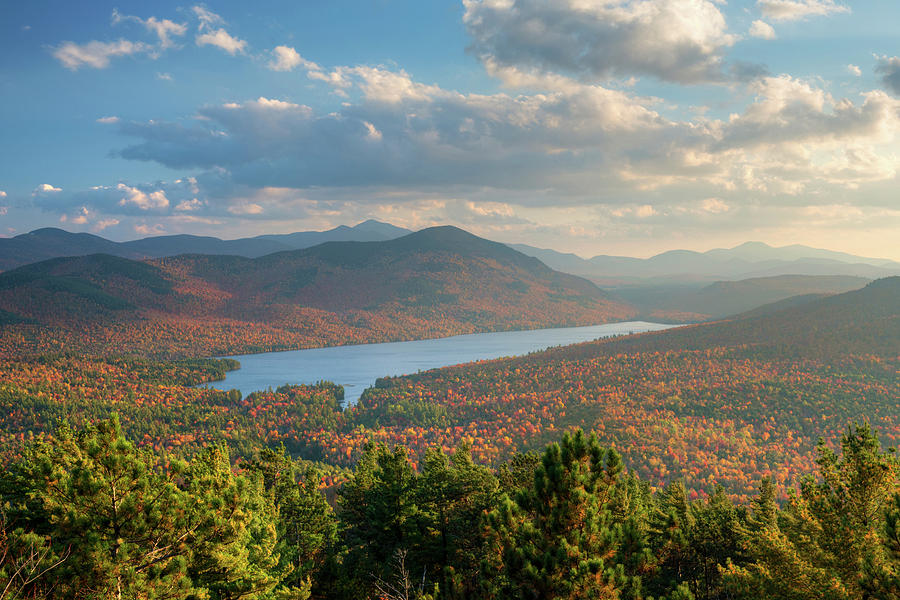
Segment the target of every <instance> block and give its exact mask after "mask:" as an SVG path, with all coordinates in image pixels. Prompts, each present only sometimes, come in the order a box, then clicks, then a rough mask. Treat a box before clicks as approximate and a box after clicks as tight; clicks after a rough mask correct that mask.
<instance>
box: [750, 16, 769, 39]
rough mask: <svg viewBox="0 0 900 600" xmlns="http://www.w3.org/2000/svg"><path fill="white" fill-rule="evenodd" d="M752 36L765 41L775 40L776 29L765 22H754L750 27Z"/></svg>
mask: <svg viewBox="0 0 900 600" xmlns="http://www.w3.org/2000/svg"><path fill="white" fill-rule="evenodd" d="M750 35H751V36H752V37H755V38H760V39H763V40H774V39H775V29H774V28H773V27H772V26H771V25H769V24H768V23H766V22H765V21H759V20H757V21H753V23H752V24H751V25H750Z"/></svg>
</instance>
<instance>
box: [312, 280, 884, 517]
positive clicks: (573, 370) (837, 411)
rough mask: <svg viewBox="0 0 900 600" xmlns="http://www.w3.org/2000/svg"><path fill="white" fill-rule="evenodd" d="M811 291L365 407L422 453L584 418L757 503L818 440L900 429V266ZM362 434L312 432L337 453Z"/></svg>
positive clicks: (531, 442) (497, 447) (444, 376)
mask: <svg viewBox="0 0 900 600" xmlns="http://www.w3.org/2000/svg"><path fill="white" fill-rule="evenodd" d="M805 300H806V301H805V302H801V303H796V302H784V301H783V302H782V303H780V304H779V305H776V306H769V307H767V308H766V309H765V310H763V309H760V310H758V311H754V312H753V313H750V314H744V315H740V316H738V317H735V318H734V319H731V320H727V321H720V322H715V323H705V324H701V325H692V326H685V327H679V328H675V329H669V330H667V331H664V332H657V333H648V334H640V335H636V336H628V337H623V338H616V339H610V340H598V341H595V342H587V343H584V344H578V345H573V346H567V347H561V348H552V349H549V350H546V351H544V352H537V353H533V354H530V355H528V356H521V357H516V358H508V359H500V360H496V361H483V362H479V363H471V364H467V365H459V366H453V367H446V368H443V369H434V370H432V371H427V372H423V373H418V374H414V375H408V376H403V377H394V378H386V379H383V380H381V381H380V382H379V385H378V386H377V388H375V389H371V390H367V392H366V393H365V394H363V397H362V399H361V400H360V402H359V404H358V405H357V407H356V409H354V410H355V412H354V414H355V416H356V417H357V418H358V419H360V420H361V421H362V422H365V423H372V424H375V425H377V426H378V427H379V428H378V429H377V430H376V434H377V439H379V440H382V441H386V442H387V443H393V442H404V443H407V444H410V443H412V444H413V445H414V451H415V452H424V448H425V447H426V445H427V442H428V441H430V440H440V441H441V443H443V444H448V445H452V444H454V443H458V442H459V441H461V440H463V439H473V440H474V443H473V452H474V454H475V455H476V456H478V457H480V458H481V459H482V460H495V457H503V456H508V455H509V454H510V453H512V452H514V451H516V450H522V449H528V448H537V447H541V446H542V445H544V444H545V443H547V441H548V440H551V439H553V438H554V436H557V437H558V435H559V434H560V432H564V431H569V430H571V428H582V429H584V430H588V431H593V432H595V433H596V434H597V436H598V438H599V439H600V440H601V442H602V443H603V444H604V445H609V446H611V447H614V448H615V449H616V450H617V451H619V452H620V453H621V454H622V455H623V457H624V461H625V464H628V465H636V466H637V469H638V474H639V475H640V476H641V478H642V479H644V480H648V481H649V482H650V483H651V485H654V486H658V487H662V486H664V485H666V484H667V482H670V481H673V480H675V479H683V480H684V481H685V483H686V485H687V487H688V489H693V490H694V493H695V494H698V495H703V494H711V493H713V492H714V490H715V489H716V487H715V486H717V485H722V486H724V488H725V489H726V490H727V491H728V492H730V493H732V494H734V495H735V496H737V497H738V498H741V499H742V500H744V501H746V500H748V499H749V498H750V497H751V496H752V495H753V494H755V490H756V488H757V486H758V485H759V480H760V479H761V478H763V477H771V478H772V479H773V481H774V482H775V483H776V484H777V485H782V484H785V483H786V482H791V481H797V480H798V479H799V477H800V475H801V474H804V473H810V472H812V470H813V469H814V468H815V465H816V462H815V461H816V457H817V454H816V450H815V448H816V444H817V442H818V440H819V439H820V437H822V438H824V439H825V441H826V443H828V444H834V443H835V441H836V440H839V439H840V436H841V434H842V433H844V432H846V428H847V426H848V425H849V424H852V423H854V422H855V423H862V422H865V423H869V424H871V426H872V427H873V428H875V429H877V430H878V432H879V437H880V439H881V440H882V442H883V443H884V444H885V445H886V446H894V445H896V444H897V443H898V442H900V376H898V374H900V277H892V278H885V279H880V280H877V281H874V282H872V283H869V284H868V285H867V286H865V287H864V288H862V289H859V290H855V291H851V292H847V293H843V294H839V295H832V296H829V297H825V298H818V299H813V298H809V297H807V298H805ZM435 415H437V416H438V417H439V418H437V417H435ZM409 431H416V432H417V436H416V438H415V441H414V442H410V441H409V439H410V437H409V436H407V432H409ZM354 434H355V435H356V436H357V437H356V438H354V437H353V436H354ZM373 435H374V434H373ZM359 437H360V436H359V435H358V433H357V432H352V433H351V432H349V431H347V432H343V433H341V432H337V433H334V432H329V434H328V435H327V436H326V435H321V436H318V437H316V436H314V435H309V436H308V439H310V440H313V441H314V443H316V444H318V446H317V451H320V452H321V453H322V454H324V455H326V456H334V457H339V456H340V454H339V452H340V450H341V449H343V448H344V447H345V445H346V444H350V443H353V442H354V441H355V439H358V438H359ZM419 440H423V442H422V443H421V444H420V443H419ZM311 444H312V442H311ZM780 493H781V494H785V492H784V489H783V488H781V492H780Z"/></svg>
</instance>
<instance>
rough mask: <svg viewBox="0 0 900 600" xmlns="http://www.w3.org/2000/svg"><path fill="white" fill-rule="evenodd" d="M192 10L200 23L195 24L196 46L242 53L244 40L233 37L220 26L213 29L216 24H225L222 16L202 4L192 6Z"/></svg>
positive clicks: (244, 45) (244, 47) (230, 52)
mask: <svg viewBox="0 0 900 600" xmlns="http://www.w3.org/2000/svg"><path fill="white" fill-rule="evenodd" d="M193 11H194V14H195V15H197V18H198V19H199V21H200V24H199V25H198V26H197V31H198V32H199V33H198V34H197V37H196V38H195V42H196V43H197V45H198V46H216V47H218V48H221V49H222V50H224V51H225V52H227V53H228V54H231V55H232V56H234V55H235V54H237V53H241V54H243V53H244V51H245V49H246V48H247V42H246V41H244V40H241V39H238V38H236V37H233V36H232V35H231V34H230V33H228V32H227V31H225V29H224V28H222V27H219V28H218V29H214V27H215V26H216V25H224V24H225V21H224V19H222V17H220V16H219V15H217V14H216V13H214V12H212V11H210V10H209V9H207V8H206V7H204V6H194V7H193Z"/></svg>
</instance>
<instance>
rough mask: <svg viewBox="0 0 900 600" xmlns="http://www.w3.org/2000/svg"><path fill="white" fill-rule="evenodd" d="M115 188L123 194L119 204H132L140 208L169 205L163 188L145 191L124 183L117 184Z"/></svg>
mask: <svg viewBox="0 0 900 600" xmlns="http://www.w3.org/2000/svg"><path fill="white" fill-rule="evenodd" d="M116 189H117V190H119V191H120V192H123V193H124V194H125V195H124V196H122V199H121V200H119V205H120V206H127V205H133V206H136V207H137V208H139V209H141V210H161V209H165V208H168V207H169V199H168V198H166V193H165V192H164V191H163V190H155V191H152V192H149V193H147V192H144V191H142V190H139V189H138V188H136V187H131V186H128V185H125V184H124V183H120V184H118V185H117V186H116Z"/></svg>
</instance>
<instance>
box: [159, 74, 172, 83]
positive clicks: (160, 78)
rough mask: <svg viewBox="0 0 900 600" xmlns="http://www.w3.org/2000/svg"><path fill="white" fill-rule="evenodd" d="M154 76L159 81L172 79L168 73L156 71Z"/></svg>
mask: <svg viewBox="0 0 900 600" xmlns="http://www.w3.org/2000/svg"><path fill="white" fill-rule="evenodd" d="M156 78H157V79H159V80H161V81H173V79H172V75H171V74H169V73H157V74H156Z"/></svg>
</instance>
